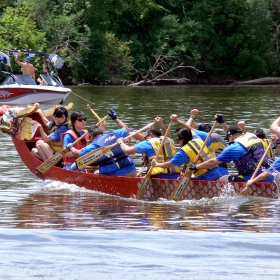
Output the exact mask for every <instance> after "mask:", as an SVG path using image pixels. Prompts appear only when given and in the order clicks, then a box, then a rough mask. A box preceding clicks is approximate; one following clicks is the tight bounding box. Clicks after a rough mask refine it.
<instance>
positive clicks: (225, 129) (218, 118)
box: [214, 114, 229, 135]
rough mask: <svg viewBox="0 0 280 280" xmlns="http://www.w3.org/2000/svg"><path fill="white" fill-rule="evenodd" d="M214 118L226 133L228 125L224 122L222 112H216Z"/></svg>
mask: <svg viewBox="0 0 280 280" xmlns="http://www.w3.org/2000/svg"><path fill="white" fill-rule="evenodd" d="M214 118H215V120H216V121H217V122H218V123H219V124H220V125H221V126H222V128H223V130H224V132H225V134H226V135H227V132H228V129H229V126H228V125H227V124H226V121H225V119H224V115H223V114H216V115H215V116H214Z"/></svg>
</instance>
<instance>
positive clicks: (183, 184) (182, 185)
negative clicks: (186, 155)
mask: <svg viewBox="0 0 280 280" xmlns="http://www.w3.org/2000/svg"><path fill="white" fill-rule="evenodd" d="M216 125H217V121H216V122H215V123H214V125H213V126H212V128H211V130H210V131H209V133H208V135H207V137H206V139H205V141H204V143H203V145H202V146H201V148H200V150H199V152H198V154H197V155H196V158H195V160H194V163H196V162H197V161H198V160H199V157H200V155H201V153H202V151H203V149H204V147H205V145H206V144H207V142H208V140H209V138H210V136H211V134H212V132H213V131H214V129H215V127H216ZM192 173H193V170H190V169H188V170H187V171H186V172H185V174H184V176H183V177H182V178H181V179H180V181H179V183H178V184H177V186H176V187H175V190H174V191H173V193H172V194H171V197H170V199H169V200H175V201H178V200H180V199H181V197H182V195H183V194H184V192H185V189H186V188H187V186H188V185H189V182H190V179H191V176H192Z"/></svg>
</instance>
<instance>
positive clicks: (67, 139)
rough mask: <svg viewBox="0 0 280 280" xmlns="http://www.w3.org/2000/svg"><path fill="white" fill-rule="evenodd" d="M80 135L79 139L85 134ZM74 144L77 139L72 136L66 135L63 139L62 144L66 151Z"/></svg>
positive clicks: (80, 133)
mask: <svg viewBox="0 0 280 280" xmlns="http://www.w3.org/2000/svg"><path fill="white" fill-rule="evenodd" d="M78 134H79V135H80V136H79V137H81V136H82V135H83V134H84V132H83V131H79V132H78ZM73 142H75V138H74V137H73V136H72V135H70V134H68V133H66V134H65V135H64V137H63V143H62V147H63V149H65V148H66V147H67V145H68V144H70V143H73Z"/></svg>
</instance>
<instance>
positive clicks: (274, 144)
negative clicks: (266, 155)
mask: <svg viewBox="0 0 280 280" xmlns="http://www.w3.org/2000/svg"><path fill="white" fill-rule="evenodd" d="M278 145H280V137H279V138H278V139H277V140H276V141H275V142H274V143H273V145H272V146H271V148H272V149H276V147H277V146H278Z"/></svg>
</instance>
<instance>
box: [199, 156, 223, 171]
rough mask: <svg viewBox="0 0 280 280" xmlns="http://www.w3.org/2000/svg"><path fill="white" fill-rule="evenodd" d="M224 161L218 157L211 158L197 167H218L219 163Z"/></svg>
mask: <svg viewBox="0 0 280 280" xmlns="http://www.w3.org/2000/svg"><path fill="white" fill-rule="evenodd" d="M221 163H222V161H219V160H217V159H216V158H211V159H209V160H206V161H204V162H202V163H200V164H197V165H196V169H197V170H199V169H211V168H214V167H216V166H217V165H219V164H221Z"/></svg>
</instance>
